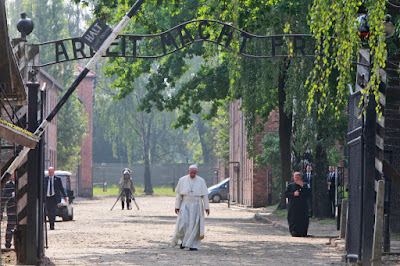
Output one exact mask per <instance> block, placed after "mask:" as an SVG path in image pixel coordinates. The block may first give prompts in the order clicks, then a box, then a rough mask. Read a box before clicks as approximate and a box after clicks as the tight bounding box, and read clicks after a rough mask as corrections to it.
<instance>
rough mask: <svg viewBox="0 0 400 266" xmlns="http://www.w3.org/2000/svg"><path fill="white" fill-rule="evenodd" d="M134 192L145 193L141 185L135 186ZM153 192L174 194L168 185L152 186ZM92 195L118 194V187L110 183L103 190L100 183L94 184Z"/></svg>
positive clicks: (164, 194) (137, 193) (155, 193)
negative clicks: (105, 189)
mask: <svg viewBox="0 0 400 266" xmlns="http://www.w3.org/2000/svg"><path fill="white" fill-rule="evenodd" d="M135 188H136V192H135V195H145V194H146V193H144V187H143V186H135ZM153 190H154V193H153V195H163V196H171V195H173V196H175V195H176V193H175V192H174V191H172V187H170V186H157V187H153ZM93 195H94V196H100V195H110V196H118V195H119V187H118V186H117V185H112V186H108V187H107V191H106V192H104V191H103V186H102V185H96V186H94V187H93Z"/></svg>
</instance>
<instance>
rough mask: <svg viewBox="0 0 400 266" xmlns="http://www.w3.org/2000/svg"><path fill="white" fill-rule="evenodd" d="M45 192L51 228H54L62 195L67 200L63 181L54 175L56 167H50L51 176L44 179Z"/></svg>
mask: <svg viewBox="0 0 400 266" xmlns="http://www.w3.org/2000/svg"><path fill="white" fill-rule="evenodd" d="M44 185H45V187H44V192H45V193H46V210H47V217H49V223H50V230H54V221H55V220H56V211H57V204H58V203H59V202H60V199H61V195H62V196H63V197H64V200H65V202H67V195H66V194H65V191H64V188H63V185H62V181H61V179H60V178H59V177H57V176H55V175H54V168H53V167H49V176H47V177H45V179H44Z"/></svg>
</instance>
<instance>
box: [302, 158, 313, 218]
mask: <svg viewBox="0 0 400 266" xmlns="http://www.w3.org/2000/svg"><path fill="white" fill-rule="evenodd" d="M311 170H312V167H311V165H307V167H306V173H305V174H303V182H304V183H305V184H306V185H307V187H308V188H309V189H310V195H309V197H308V199H307V205H308V216H309V217H310V218H311V217H312V216H313V206H312V179H313V176H312V173H311Z"/></svg>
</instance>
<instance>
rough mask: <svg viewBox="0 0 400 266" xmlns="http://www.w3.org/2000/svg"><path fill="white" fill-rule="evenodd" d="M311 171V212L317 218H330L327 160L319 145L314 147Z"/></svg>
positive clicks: (323, 150)
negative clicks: (312, 211)
mask: <svg viewBox="0 0 400 266" xmlns="http://www.w3.org/2000/svg"><path fill="white" fill-rule="evenodd" d="M314 158H315V159H314V169H313V180H312V182H313V185H312V187H313V210H314V216H315V217H319V218H325V217H331V213H330V208H329V195H328V185H327V183H326V178H327V174H328V171H327V169H328V158H327V153H326V149H324V148H323V147H322V146H321V145H317V146H316V147H315V156H314Z"/></svg>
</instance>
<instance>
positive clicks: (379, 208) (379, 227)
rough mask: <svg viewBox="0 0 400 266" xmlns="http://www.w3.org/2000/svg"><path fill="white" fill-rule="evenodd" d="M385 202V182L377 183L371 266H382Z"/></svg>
mask: <svg viewBox="0 0 400 266" xmlns="http://www.w3.org/2000/svg"><path fill="white" fill-rule="evenodd" d="M384 201H385V182H384V181H383V180H379V181H378V192H377V195H376V204H375V227H374V240H373V246H372V259H371V265H372V266H379V265H382V261H381V260H382V244H383V239H382V238H383V203H384Z"/></svg>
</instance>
